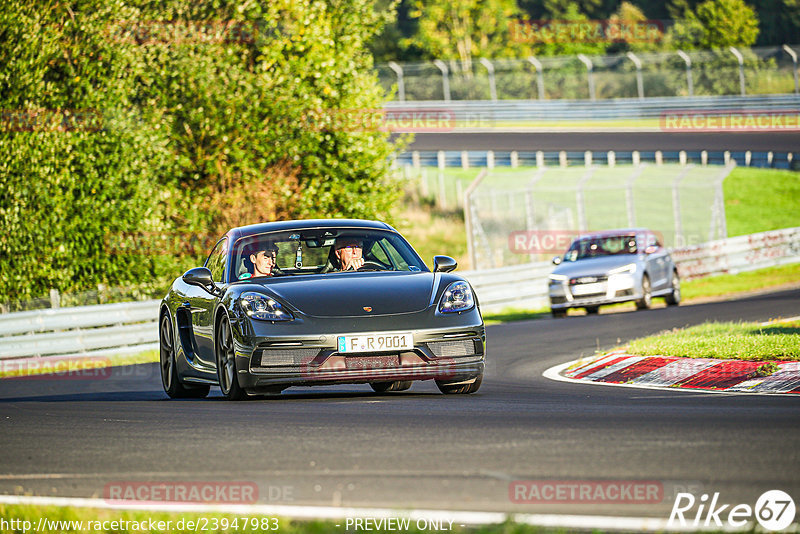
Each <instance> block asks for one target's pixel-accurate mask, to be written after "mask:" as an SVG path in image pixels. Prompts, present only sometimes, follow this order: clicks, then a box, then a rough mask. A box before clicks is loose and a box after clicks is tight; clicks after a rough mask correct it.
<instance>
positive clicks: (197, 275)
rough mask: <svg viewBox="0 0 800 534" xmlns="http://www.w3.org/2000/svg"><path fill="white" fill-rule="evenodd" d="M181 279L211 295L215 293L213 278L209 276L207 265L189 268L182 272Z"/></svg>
mask: <svg viewBox="0 0 800 534" xmlns="http://www.w3.org/2000/svg"><path fill="white" fill-rule="evenodd" d="M181 280H183V281H184V282H185V283H187V284H189V285H191V286H199V287H202V288H203V289H205V290H206V291H208V292H209V293H211V294H212V295H214V294H215V290H216V286H215V285H214V280H213V279H212V277H211V271H210V270H209V269H208V268H207V267H195V268H194V269H189V270H188V271H186V272H185V273H183V276H182V277H181Z"/></svg>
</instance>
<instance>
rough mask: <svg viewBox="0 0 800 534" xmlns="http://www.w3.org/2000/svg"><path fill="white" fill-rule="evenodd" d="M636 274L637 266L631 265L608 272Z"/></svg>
mask: <svg viewBox="0 0 800 534" xmlns="http://www.w3.org/2000/svg"><path fill="white" fill-rule="evenodd" d="M635 272H636V264H635V263H629V264H628V265H623V266H622V267H617V268H616V269H611V270H610V271H608V274H621V273H635Z"/></svg>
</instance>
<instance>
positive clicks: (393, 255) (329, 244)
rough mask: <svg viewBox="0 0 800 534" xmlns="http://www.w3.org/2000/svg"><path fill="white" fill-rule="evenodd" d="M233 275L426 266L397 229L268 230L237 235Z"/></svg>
mask: <svg viewBox="0 0 800 534" xmlns="http://www.w3.org/2000/svg"><path fill="white" fill-rule="evenodd" d="M232 252H233V254H234V262H233V269H234V272H233V276H232V277H231V278H232V279H233V280H246V279H249V278H262V277H270V276H297V275H305V274H327V273H340V272H350V271H406V272H409V271H412V272H419V271H428V270H429V269H428V268H427V267H426V266H425V264H424V263H423V261H422V260H421V259H420V258H419V256H417V254H416V253H415V252H414V250H413V249H412V248H411V246H409V244H408V243H407V242H406V241H405V240H404V239H403V238H402V237H400V236H399V235H398V234H395V233H393V232H384V231H380V230H369V229H363V228H352V229H349V228H328V229H326V228H321V229H311V230H298V231H285V232H270V233H265V234H258V235H252V236H247V237H243V238H241V239H239V240H238V241H237V242H236V243H235V245H234V247H233V250H232Z"/></svg>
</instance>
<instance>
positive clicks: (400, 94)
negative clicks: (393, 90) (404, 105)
mask: <svg viewBox="0 0 800 534" xmlns="http://www.w3.org/2000/svg"><path fill="white" fill-rule="evenodd" d="M389 68H390V69H392V70H393V71H394V73H395V74H396V75H397V99H398V100H399V101H400V102H405V101H406V84H405V81H403V67H401V66H400V64H399V63H397V62H396V61H390V62H389Z"/></svg>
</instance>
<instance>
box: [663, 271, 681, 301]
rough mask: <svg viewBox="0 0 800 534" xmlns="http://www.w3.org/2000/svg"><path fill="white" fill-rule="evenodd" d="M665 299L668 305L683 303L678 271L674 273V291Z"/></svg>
mask: <svg viewBox="0 0 800 534" xmlns="http://www.w3.org/2000/svg"><path fill="white" fill-rule="evenodd" d="M664 300H665V301H666V302H667V306H677V305H678V304H680V303H681V279H680V278H679V277H678V271H673V273H672V292H671V293H670V294H669V295H667V296H666V297H665V298H664Z"/></svg>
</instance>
